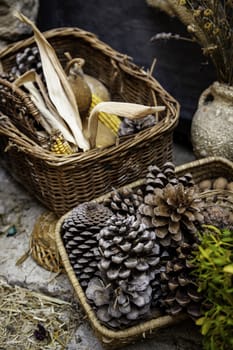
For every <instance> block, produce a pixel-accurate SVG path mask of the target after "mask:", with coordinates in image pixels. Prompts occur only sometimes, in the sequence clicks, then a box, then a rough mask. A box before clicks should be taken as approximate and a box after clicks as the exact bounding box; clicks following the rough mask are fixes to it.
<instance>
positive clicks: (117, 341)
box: [55, 157, 233, 349]
mask: <svg viewBox="0 0 233 350" xmlns="http://www.w3.org/2000/svg"><path fill="white" fill-rule="evenodd" d="M188 172H190V173H192V176H193V179H194V180H195V183H198V182H200V181H202V180H205V179H210V178H211V179H215V178H217V177H219V176H224V177H226V178H227V179H228V180H229V181H232V180H233V163H232V162H230V161H228V160H226V159H224V158H221V157H208V158H205V159H201V160H196V161H193V162H190V163H186V164H184V165H181V166H178V167H176V174H177V175H178V176H182V175H184V174H185V173H188ZM142 183H143V180H140V181H137V182H134V183H132V184H130V185H128V186H126V187H138V186H140V185H141V184H142ZM108 195H109V194H106V195H104V196H101V197H99V198H97V199H96V200H95V202H102V201H103V200H104V199H105V198H106V197H107V196H108ZM200 196H201V197H202V198H207V199H208V198H210V197H211V198H213V196H218V197H219V198H220V199H221V205H223V206H228V207H231V208H232V210H233V192H231V191H206V192H205V193H204V192H203V193H200ZM206 205H209V203H208V201H207V204H206ZM69 214H70V212H68V213H66V214H65V215H63V216H62V217H61V218H60V219H59V220H58V222H57V225H56V231H55V239H56V243H57V249H58V251H59V254H60V256H61V260H62V263H63V266H64V269H65V271H66V273H67V275H68V277H69V279H70V282H71V284H72V286H73V288H74V290H75V292H76V295H77V297H78V299H79V302H80V304H81V306H82V307H83V309H84V311H85V313H86V315H87V317H88V320H89V322H90V324H91V326H92V328H93V330H94V332H95V334H96V336H97V338H99V339H100V341H101V342H102V344H103V346H104V347H105V348H112V349H115V348H116V349H118V348H120V347H121V346H124V345H126V344H127V343H134V342H135V341H137V340H140V339H141V340H142V339H144V338H145V337H151V336H153V335H155V334H156V332H158V330H159V329H160V328H162V327H168V326H170V325H172V324H174V323H177V322H180V321H182V320H184V319H185V317H186V316H185V315H178V316H173V317H172V316H169V315H165V316H161V317H158V318H155V319H152V320H149V321H145V322H142V323H140V324H139V325H136V326H133V327H130V328H127V329H125V330H120V331H113V330H110V329H108V328H107V327H105V326H103V325H102V324H101V323H100V322H99V321H98V319H97V317H96V315H95V312H94V310H93V309H92V308H91V306H90V305H89V304H88V301H87V298H86V296H85V293H84V291H83V289H82V287H81V286H80V284H79V281H78V279H77V277H76V275H75V272H74V270H73V268H72V266H71V264H70V261H69V257H68V255H67V253H66V250H65V247H64V244H63V241H62V238H61V226H62V224H63V222H64V220H65V218H66V217H67V216H69Z"/></svg>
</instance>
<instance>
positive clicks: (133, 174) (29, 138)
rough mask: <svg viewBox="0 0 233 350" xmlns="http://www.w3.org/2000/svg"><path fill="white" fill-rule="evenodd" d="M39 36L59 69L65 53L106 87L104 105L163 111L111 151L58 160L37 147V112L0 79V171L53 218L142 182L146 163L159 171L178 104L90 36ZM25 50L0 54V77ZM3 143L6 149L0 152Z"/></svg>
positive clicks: (67, 31)
mask: <svg viewBox="0 0 233 350" xmlns="http://www.w3.org/2000/svg"><path fill="white" fill-rule="evenodd" d="M45 36H46V37H47V39H48V40H49V42H50V43H51V44H52V46H53V47H54V49H55V51H56V53H57V55H58V58H59V59H60V61H61V63H62V65H63V66H65V64H66V63H67V59H66V57H65V55H64V53H65V52H69V53H70V54H71V56H72V57H82V58H84V59H85V73H87V74H89V75H92V76H93V77H95V78H97V79H99V80H100V81H101V82H102V83H104V84H105V85H106V86H107V88H108V89H109V91H110V94H111V100H112V101H123V102H131V103H139V104H144V105H155V104H158V105H164V106H165V107H166V110H165V111H164V112H161V113H159V115H158V123H157V124H156V125H155V126H153V127H152V128H149V129H147V130H144V131H141V132H139V133H138V134H135V135H133V136H132V137H127V138H125V139H123V141H122V142H120V143H119V145H117V146H113V147H109V148H107V149H105V150H98V149H93V150H91V151H88V152H85V153H77V154H74V155H70V156H59V155H55V154H53V153H51V152H48V151H46V150H44V149H43V148H42V147H40V146H39V139H38V137H37V136H36V134H35V132H34V131H35V129H36V125H37V123H38V122H39V120H40V113H39V111H38V110H37V108H36V107H35V106H34V105H33V103H32V101H31V100H30V99H29V98H28V96H27V95H26V94H25V93H24V92H23V91H22V90H21V89H19V88H17V89H15V88H14V87H13V86H12V84H10V83H7V82H6V81H5V80H3V79H0V110H1V112H2V113H3V114H5V115H7V116H8V118H9V119H8V121H6V120H5V119H3V120H1V119H0V135H1V139H0V154H1V157H2V158H4V165H5V166H6V167H7V168H8V170H9V171H10V172H11V174H12V175H13V176H14V177H15V178H17V180H18V181H19V182H20V183H21V184H23V185H24V186H25V187H26V188H27V189H28V191H29V192H31V193H32V194H34V195H35V196H36V197H37V198H38V199H39V200H40V201H41V202H42V203H43V204H44V205H45V206H46V207H47V208H48V209H49V210H51V211H54V212H55V213H57V214H58V215H61V214H64V213H65V212H67V211H68V210H69V209H70V208H72V207H74V206H75V205H77V204H78V203H81V202H84V201H89V200H91V199H93V198H96V197H98V196H100V195H102V194H104V193H107V192H109V191H110V190H111V189H112V187H120V186H122V185H124V184H127V183H131V182H133V181H136V180H137V179H139V178H143V177H144V175H145V173H146V168H147V166H148V165H150V164H153V163H156V164H157V165H159V166H160V165H162V164H163V163H164V162H165V161H167V160H172V141H173V140H172V139H173V130H174V128H175V127H176V125H177V122H178V117H179V104H178V103H177V101H176V100H175V99H173V98H172V97H171V96H170V95H169V94H168V93H167V92H166V91H165V90H164V89H163V88H162V87H161V85H160V84H159V83H158V82H157V81H156V80H155V79H154V78H153V77H152V76H151V75H150V74H149V73H146V72H145V71H144V70H142V69H140V68H139V67H138V66H136V65H135V64H134V63H133V62H131V60H130V59H129V58H128V57H127V56H126V55H123V54H121V53H119V52H117V51H115V50H113V49H112V48H111V47H109V46H108V45H106V44H105V43H103V42H101V41H100V40H99V39H98V38H97V37H96V36H95V35H94V34H92V33H89V32H86V31H83V30H81V29H78V28H60V29H54V30H50V31H48V32H46V33H45ZM30 45H35V44H34V40H33V38H29V39H26V40H23V41H20V42H18V43H16V44H13V45H10V46H8V47H7V48H6V49H4V50H2V51H1V52H0V60H1V64H2V67H3V69H4V71H5V72H9V71H10V70H11V68H12V66H13V65H14V62H15V57H16V54H17V53H18V52H19V51H22V50H23V49H24V48H25V47H27V46H30ZM1 86H2V88H1ZM3 101H4V103H3ZM120 141H121V140H120ZM9 143H10V146H11V147H7V152H4V151H5V148H6V146H7V145H9Z"/></svg>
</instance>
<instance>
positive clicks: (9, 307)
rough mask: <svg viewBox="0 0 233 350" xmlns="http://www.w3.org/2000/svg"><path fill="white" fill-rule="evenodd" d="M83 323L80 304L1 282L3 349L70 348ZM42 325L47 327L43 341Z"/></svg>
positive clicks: (0, 342) (0, 337) (0, 349)
mask: <svg viewBox="0 0 233 350" xmlns="http://www.w3.org/2000/svg"><path fill="white" fill-rule="evenodd" d="M79 323H80V314H79V311H78V308H77V305H76V304H75V305H73V304H71V303H68V302H66V301H63V300H60V299H56V298H51V297H49V296H46V295H43V294H40V293H36V292H32V291H29V290H27V289H24V288H21V287H18V286H15V287H11V286H9V285H7V284H6V283H5V282H3V281H0V350H25V349H26V350H32V349H33V350H42V349H43V350H46V349H50V350H52V349H54V350H55V349H56V350H63V349H67V345H68V343H69V342H70V340H71V338H72V336H73V334H74V332H75V330H76V329H77V326H78V324H79ZM38 325H39V327H40V325H41V326H42V328H43V329H45V330H46V336H45V338H44V339H42V340H38V339H36V336H35V334H34V332H35V331H38Z"/></svg>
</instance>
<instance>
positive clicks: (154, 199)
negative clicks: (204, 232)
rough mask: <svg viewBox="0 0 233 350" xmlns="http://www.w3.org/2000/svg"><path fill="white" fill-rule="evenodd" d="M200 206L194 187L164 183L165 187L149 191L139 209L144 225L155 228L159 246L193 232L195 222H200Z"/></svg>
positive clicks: (177, 240) (174, 243)
mask: <svg viewBox="0 0 233 350" xmlns="http://www.w3.org/2000/svg"><path fill="white" fill-rule="evenodd" d="M201 209H202V201H201V200H200V199H199V198H198V197H197V194H196V191H195V187H184V185H183V184H181V183H178V184H177V185H172V184H171V183H168V184H167V185H166V186H165V188H155V189H154V192H153V194H150V193H149V194H147V195H146V196H145V198H144V203H143V204H142V205H141V206H140V207H139V212H140V214H141V215H142V222H143V223H144V224H145V225H146V227H148V228H155V232H156V237H157V238H158V239H159V241H160V243H161V244H162V245H163V246H169V245H171V244H172V245H174V246H177V245H178V242H180V241H182V240H183V237H184V234H185V233H191V234H194V233H195V232H196V231H197V225H198V224H199V223H202V222H203V216H202V214H201Z"/></svg>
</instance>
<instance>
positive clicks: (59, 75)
mask: <svg viewBox="0 0 233 350" xmlns="http://www.w3.org/2000/svg"><path fill="white" fill-rule="evenodd" d="M15 16H16V17H17V18H18V19H19V20H21V21H22V22H24V23H26V24H28V25H29V26H30V27H31V28H32V30H33V32H34V37H35V42H36V44H37V46H38V49H39V52H40V57H41V62H42V69H43V73H44V77H45V80H46V84H47V88H48V94H49V97H50V99H51V101H52V102H53V104H54V106H55V107H56V109H57V111H58V113H59V115H60V116H61V117H62V118H63V119H64V120H65V122H66V123H67V125H68V126H69V128H70V130H71V132H72V133H73V135H74V138H75V141H76V143H77V145H78V146H79V147H80V148H81V149H83V150H84V151H86V150H88V149H90V145H89V142H88V140H86V138H85V137H84V135H83V132H82V123H81V118H80V115H79V111H78V107H77V104H76V100H75V96H74V93H73V90H72V89H71V87H70V85H69V82H68V80H67V77H66V74H65V72H64V70H63V68H62V66H61V63H60V61H59V60H58V58H57V55H56V53H55V50H54V49H53V47H52V46H51V45H50V44H49V42H48V41H47V40H46V38H45V37H44V36H43V34H42V33H41V32H40V31H39V29H38V28H37V27H36V25H35V24H34V23H33V22H32V21H30V20H29V19H28V18H27V17H26V16H24V15H23V14H21V13H16V14H15Z"/></svg>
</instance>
